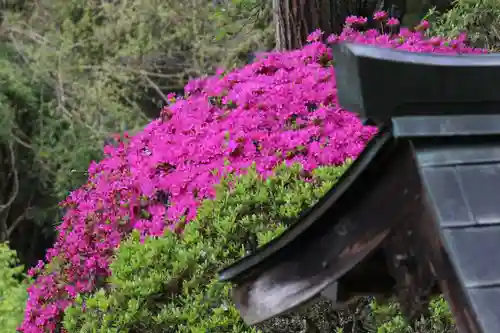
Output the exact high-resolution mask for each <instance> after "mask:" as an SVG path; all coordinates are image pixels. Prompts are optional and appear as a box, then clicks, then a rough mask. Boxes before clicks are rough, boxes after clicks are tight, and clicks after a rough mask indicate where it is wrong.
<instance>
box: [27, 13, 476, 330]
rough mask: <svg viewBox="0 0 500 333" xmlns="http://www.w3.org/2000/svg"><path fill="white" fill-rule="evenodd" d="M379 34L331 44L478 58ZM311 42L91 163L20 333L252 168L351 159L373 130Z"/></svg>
mask: <svg viewBox="0 0 500 333" xmlns="http://www.w3.org/2000/svg"><path fill="white" fill-rule="evenodd" d="M376 19H377V20H378V22H380V29H379V30H367V31H362V30H363V26H364V24H365V23H366V20H365V19H363V18H355V17H350V18H348V20H347V26H346V28H345V29H344V31H343V33H342V34H341V35H340V36H328V38H327V43H336V42H339V41H352V42H357V43H364V44H375V45H379V46H381V47H391V48H399V49H403V50H408V51H413V52H436V53H462V52H468V53H470V52H475V53H481V52H485V51H484V50H479V49H472V48H469V47H467V46H466V45H465V43H464V41H465V38H464V37H463V36H460V37H459V38H457V39H455V40H445V39H441V38H431V39H426V38H425V36H424V30H425V29H426V28H427V24H426V22H422V24H420V25H419V26H418V27H417V29H416V31H409V30H403V29H401V31H398V30H399V27H398V22H397V20H395V19H388V18H387V15H386V14H385V13H377V14H376ZM322 37H323V36H322V34H321V32H319V31H316V32H314V33H313V34H311V36H310V38H309V42H310V43H309V44H308V45H307V46H305V47H304V48H303V49H300V50H295V51H291V52H284V53H268V54H265V55H261V56H260V57H259V58H258V59H257V61H255V62H254V63H253V64H250V65H248V66H246V67H243V68H240V69H237V70H234V71H232V72H230V73H224V72H222V71H219V72H218V73H217V75H215V76H210V77H205V78H201V79H198V80H193V81H191V82H190V83H188V85H187V86H186V87H185V91H186V93H187V96H185V97H184V98H182V97H176V96H172V95H170V96H169V98H170V101H171V104H170V105H168V106H167V107H166V108H165V109H164V110H163V111H162V116H161V118H159V119H157V120H155V121H153V122H151V123H150V124H149V125H148V126H146V127H145V128H144V130H143V131H142V132H140V133H138V134H136V135H134V136H129V135H128V134H124V135H123V136H122V137H117V138H116V141H117V144H116V145H115V146H107V147H105V154H106V157H105V158H104V159H103V160H102V161H101V162H99V163H93V164H92V165H90V167H89V170H88V174H89V176H88V182H87V183H86V184H85V185H84V186H82V187H81V188H80V189H78V190H76V191H74V192H72V193H71V194H70V195H69V196H68V198H67V199H66V200H65V201H64V202H62V203H61V206H62V207H63V208H64V209H65V210H66V214H65V216H64V218H63V222H62V224H61V225H60V226H59V227H58V238H57V241H56V243H55V244H54V247H53V248H52V249H51V250H49V251H48V253H47V256H46V263H42V262H40V263H39V265H37V267H35V268H33V269H32V270H31V272H30V273H31V275H33V276H36V282H35V283H34V284H33V285H32V286H31V287H30V288H29V300H28V302H27V305H26V311H25V319H24V322H23V324H22V326H21V328H20V329H21V331H22V332H26V333H32V332H37V333H38V332H55V331H56V330H58V329H59V328H60V325H61V324H60V323H61V320H62V316H63V312H64V309H66V308H67V307H68V306H69V305H71V304H72V303H73V302H74V300H75V298H76V297H77V296H78V295H80V296H81V297H84V296H85V295H89V294H91V293H93V292H94V291H96V290H98V289H100V288H104V287H106V286H107V278H108V277H109V276H110V273H111V270H110V264H111V262H112V260H113V258H114V253H115V250H116V248H117V247H118V246H119V245H120V241H121V240H122V238H124V237H125V236H126V235H127V234H129V233H130V232H131V231H132V230H134V229H135V230H137V232H138V233H139V235H140V237H141V238H143V239H144V238H145V237H146V236H148V235H149V236H162V235H163V234H164V232H165V229H166V228H168V229H170V230H171V231H172V232H174V233H177V234H180V233H181V232H182V231H183V229H184V227H185V225H186V224H187V223H189V222H190V221H192V220H193V219H194V218H195V217H196V215H197V209H198V206H199V204H200V202H201V201H202V200H203V199H206V198H213V197H214V195H215V190H214V187H213V185H214V184H217V183H218V182H219V181H220V180H221V179H222V177H224V176H225V175H228V174H236V175H239V174H243V173H245V172H246V170H247V169H248V168H249V167H250V166H251V165H252V164H255V169H256V172H257V173H258V174H259V175H261V176H263V177H264V178H265V177H267V176H269V175H270V174H272V170H273V169H274V168H275V167H276V166H277V165H279V164H281V163H283V162H284V163H287V164H292V163H298V164H300V165H301V166H302V168H303V171H302V173H303V177H304V178H308V177H309V174H310V173H311V171H313V170H315V169H316V168H318V167H319V166H331V165H341V164H343V163H344V161H345V160H346V159H351V158H356V156H357V155H358V154H359V153H360V152H361V150H362V149H363V147H364V145H365V143H366V142H367V141H368V140H369V139H370V137H371V136H372V135H373V134H374V132H375V128H372V127H367V126H366V127H365V126H363V125H362V124H361V122H360V121H359V119H358V118H357V117H356V116H355V115H354V114H352V113H350V112H349V111H347V110H342V109H341V108H339V106H338V104H337V96H336V86H335V71H334V68H333V66H332V63H333V61H332V60H333V59H332V54H331V50H330V49H329V48H328V45H327V43H324V42H323V41H322Z"/></svg>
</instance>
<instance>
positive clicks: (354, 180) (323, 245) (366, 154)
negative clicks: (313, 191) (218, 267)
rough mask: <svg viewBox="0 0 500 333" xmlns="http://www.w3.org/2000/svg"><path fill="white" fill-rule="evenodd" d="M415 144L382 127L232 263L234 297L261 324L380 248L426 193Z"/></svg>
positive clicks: (225, 274) (227, 275) (226, 273)
mask: <svg viewBox="0 0 500 333" xmlns="http://www.w3.org/2000/svg"><path fill="white" fill-rule="evenodd" d="M420 191H421V186H420V180H419V175H418V171H417V168H416V164H415V160H414V154H413V148H412V146H411V144H410V143H409V142H408V141H406V140H404V141H403V140H399V141H398V140H396V139H394V137H393V136H392V134H391V129H390V128H382V129H381V130H380V131H379V134H378V135H377V136H376V137H375V138H374V139H372V140H371V141H370V143H369V144H368V145H367V147H366V148H365V150H364V151H363V153H362V154H361V155H360V156H359V158H358V159H357V160H356V161H355V162H354V163H353V164H352V165H351V167H350V168H349V169H348V171H347V172H346V174H345V175H344V176H343V177H341V179H340V180H339V182H338V183H337V184H336V185H335V186H334V188H332V189H331V190H330V191H329V192H328V193H327V194H326V195H325V196H324V197H323V198H322V199H321V200H320V201H319V202H318V203H317V204H316V205H315V206H313V207H312V208H311V209H309V210H308V211H306V212H304V213H303V214H302V216H301V217H300V218H299V220H298V222H297V223H296V224H295V225H293V226H292V227H290V228H289V229H288V230H287V231H286V232H284V233H283V234H282V235H281V236H280V237H278V238H277V239H275V240H274V241H272V242H270V243H269V244H267V245H265V246H263V247H261V248H259V249H258V250H257V251H256V252H255V253H254V254H251V255H249V256H247V257H245V258H243V259H242V260H240V261H238V262H237V263H235V264H233V265H232V266H230V267H228V268H227V269H225V270H223V271H222V272H220V279H221V280H226V281H231V282H232V283H233V284H234V285H235V286H234V288H233V300H234V302H235V304H236V306H237V308H238V309H239V310H240V313H241V315H242V317H243V319H244V320H245V322H247V323H248V324H256V323H259V322H262V321H264V320H267V319H270V318H272V317H274V316H276V315H279V314H282V313H284V312H287V311H290V310H293V309H294V308H296V307H298V306H300V305H302V304H304V303H306V302H308V301H309V300H311V299H313V298H315V297H316V296H317V295H318V294H319V293H321V292H322V291H323V290H324V289H325V288H327V287H328V286H329V285H331V284H332V283H333V282H335V281H337V280H338V279H339V278H340V277H342V276H343V275H344V274H346V273H347V272H348V271H349V270H350V269H352V268H353V267H354V266H356V265H357V264H358V263H360V262H361V261H362V260H363V259H364V258H365V257H367V256H368V255H369V254H370V253H371V252H372V251H373V250H374V249H376V248H377V247H378V246H379V245H380V244H381V243H382V241H383V240H384V239H385V237H386V236H387V235H388V234H389V232H390V231H391V229H392V227H393V226H394V224H396V223H399V222H400V221H402V219H403V217H404V216H405V214H407V211H408V209H411V205H408V198H409V197H411V196H413V197H419V194H420Z"/></svg>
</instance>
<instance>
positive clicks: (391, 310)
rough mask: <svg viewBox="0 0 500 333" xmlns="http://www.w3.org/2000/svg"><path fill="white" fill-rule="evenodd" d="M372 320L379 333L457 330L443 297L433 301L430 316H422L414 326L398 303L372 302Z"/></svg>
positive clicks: (445, 331) (446, 332) (447, 332)
mask: <svg viewBox="0 0 500 333" xmlns="http://www.w3.org/2000/svg"><path fill="white" fill-rule="evenodd" d="M370 308H371V314H370V321H371V322H372V323H371V326H372V327H376V332H377V333H420V332H425V333H453V332H456V327H455V325H454V321H453V318H452V316H451V312H450V308H449V306H448V303H447V302H446V301H445V300H444V298H443V297H438V298H436V299H434V300H432V301H431V303H430V306H429V316H428V317H426V318H424V317H422V318H420V319H419V320H418V321H417V322H416V323H414V325H413V327H412V326H410V325H408V322H407V321H406V320H405V318H404V317H403V315H402V314H401V312H400V311H399V307H398V304H397V303H388V304H377V303H376V302H375V301H373V302H371V304H370Z"/></svg>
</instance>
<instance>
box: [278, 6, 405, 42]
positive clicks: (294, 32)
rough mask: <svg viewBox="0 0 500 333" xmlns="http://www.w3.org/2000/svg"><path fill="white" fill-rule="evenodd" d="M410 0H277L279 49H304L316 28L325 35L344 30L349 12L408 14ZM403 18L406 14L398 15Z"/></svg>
mask: <svg viewBox="0 0 500 333" xmlns="http://www.w3.org/2000/svg"><path fill="white" fill-rule="evenodd" d="M405 7H406V0H273V10H274V13H273V14H274V23H275V27H276V49H277V50H278V51H282V50H293V49H298V48H301V47H302V46H303V45H304V43H305V42H306V39H307V36H308V35H309V34H310V33H311V32H313V31H314V30H316V29H320V30H321V31H323V32H324V34H325V36H328V35H330V34H332V33H335V34H338V33H340V32H341V31H342V27H343V25H344V20H345V18H346V17H347V16H349V15H357V16H364V17H367V18H371V16H372V14H373V12H374V11H375V10H378V9H380V10H386V11H388V12H393V11H394V8H397V9H398V10H397V12H399V13H400V15H401V16H402V15H404V12H405ZM398 18H399V19H401V18H402V17H398Z"/></svg>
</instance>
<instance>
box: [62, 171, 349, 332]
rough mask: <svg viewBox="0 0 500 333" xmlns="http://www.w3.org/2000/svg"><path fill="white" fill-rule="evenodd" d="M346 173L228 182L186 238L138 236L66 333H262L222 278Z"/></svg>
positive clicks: (125, 245)
mask: <svg viewBox="0 0 500 333" xmlns="http://www.w3.org/2000/svg"><path fill="white" fill-rule="evenodd" d="M345 168H346V167H345V166H340V167H321V168H317V169H315V170H314V171H313V172H312V174H311V175H310V179H309V181H308V182H304V180H303V172H302V171H303V169H302V168H301V167H300V165H297V164H296V165H294V166H293V167H286V166H285V165H284V164H282V165H280V166H279V167H278V168H276V169H275V170H274V173H273V175H272V176H271V177H268V178H267V179H266V180H265V181H263V180H262V178H261V177H260V175H259V174H258V173H257V172H256V171H255V168H251V169H250V171H249V172H248V173H247V174H246V175H243V176H236V175H229V176H228V177H225V178H224V179H223V180H222V181H221V184H219V185H218V186H217V195H216V198H215V199H214V200H205V201H204V202H203V204H202V205H201V206H200V207H199V209H198V213H197V217H196V218H195V220H193V221H191V222H190V223H189V224H188V225H186V227H185V229H184V232H183V233H182V235H178V234H176V233H173V232H167V233H166V234H165V236H163V237H146V238H145V241H144V243H143V244H141V242H140V235H139V233H138V232H137V231H135V232H134V233H133V235H132V237H129V238H128V239H127V240H126V241H123V242H122V243H121V245H120V248H119V249H118V251H117V254H116V259H115V260H114V261H113V263H112V264H111V270H112V275H111V277H110V278H109V280H108V282H109V285H108V286H107V287H106V288H102V289H100V290H99V291H97V292H96V293H95V294H93V295H91V296H90V297H78V298H77V301H76V303H75V305H73V306H71V307H69V308H68V309H66V311H65V317H64V328H65V329H67V330H68V331H69V332H72V333H87V332H94V333H114V332H116V333H122V332H123V333H126V332H135V333H155V332H158V333H164V332H167V333H170V332H171V333H195V332H196V333H198V332H199V333H206V332H217V333H257V332H258V330H257V329H256V328H251V327H248V326H247V325H245V323H244V322H243V320H242V319H241V317H240V314H239V312H238V311H237V309H236V308H235V307H234V306H233V305H232V302H231V299H230V297H229V287H230V286H229V285H228V284H225V283H221V282H218V281H217V278H216V273H217V271H218V270H220V269H221V268H222V267H224V266H225V265H228V264H230V263H231V262H233V261H234V260H236V259H238V258H240V257H242V256H243V255H244V254H245V252H246V251H253V250H255V247H257V246H260V245H263V244H265V243H267V242H268V241H270V240H271V239H273V238H275V237H276V236H277V235H278V234H280V233H281V232H282V231H284V230H285V229H286V225H287V223H286V221H292V220H293V218H295V217H296V216H297V215H298V214H299V213H300V212H301V211H302V210H303V209H306V208H307V207H309V206H311V205H312V204H314V203H315V202H316V201H317V200H319V199H320V198H321V197H322V196H323V195H324V194H325V193H326V192H327V191H328V190H329V189H330V188H331V187H332V186H333V185H334V184H335V182H336V181H337V180H338V178H339V177H340V176H341V175H342V174H343V172H344V170H345ZM228 194H230V195H228ZM235 221H238V224H235V223H234V222H235ZM106 289H107V290H106ZM83 304H85V310H82V309H83V308H84V307H83ZM331 324H332V325H335V323H331ZM334 328H335V326H333V327H331V328H330V330H328V331H327V332H328V333H333V332H334ZM265 331H266V332H273V331H272V330H271V331H270V330H267V329H266V330H265ZM287 332H294V330H292V329H291V328H290V327H289V330H288V331H287Z"/></svg>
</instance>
